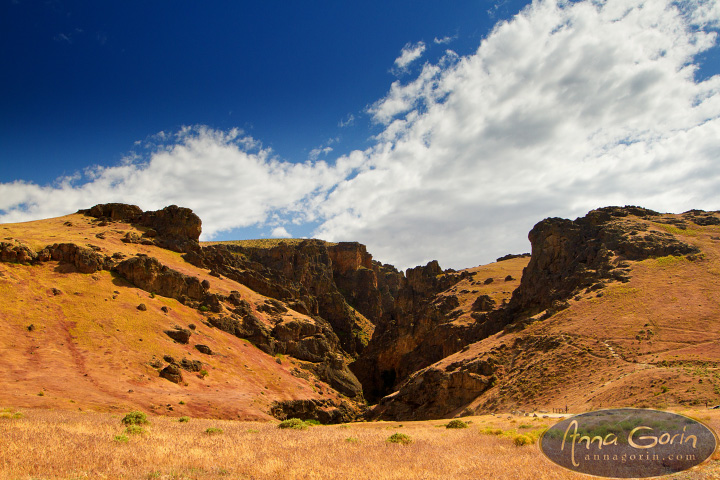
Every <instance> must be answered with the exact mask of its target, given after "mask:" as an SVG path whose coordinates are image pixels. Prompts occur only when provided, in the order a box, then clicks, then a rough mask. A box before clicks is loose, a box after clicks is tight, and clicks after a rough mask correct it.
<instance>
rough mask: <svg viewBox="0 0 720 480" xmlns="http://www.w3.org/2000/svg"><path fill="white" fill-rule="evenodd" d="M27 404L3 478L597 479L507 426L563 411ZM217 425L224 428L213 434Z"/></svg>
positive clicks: (712, 469) (523, 428)
mask: <svg viewBox="0 0 720 480" xmlns="http://www.w3.org/2000/svg"><path fill="white" fill-rule="evenodd" d="M2 411H3V412H6V413H10V414H14V413H17V412H16V411H15V410H14V409H10V408H7V409H3V410H2ZM19 413H21V414H22V416H21V417H20V418H13V415H6V416H0V438H1V439H2V446H3V448H1V449H0V480H6V479H7V480H10V479H12V480H15V479H48V480H49V479H63V480H65V479H67V480H70V479H86V478H87V479H173V480H180V479H187V480H189V479H197V480H212V479H255V480H264V479H283V480H296V479H378V480H391V479H402V480H413V479H473V480H475V479H486V478H492V479H498V480H502V479H513V480H514V479H560V480H562V479H579V478H587V477H585V476H582V475H579V474H575V473H573V472H570V471H567V470H564V469H562V468H560V467H557V466H556V465H554V464H552V463H551V462H550V461H549V460H547V459H546V458H545V457H544V456H543V455H542V453H541V452H540V450H539V447H538V445H537V443H533V444H531V445H526V446H516V445H515V444H514V442H513V439H512V435H507V434H497V433H498V431H503V432H507V431H508V430H511V429H512V430H519V431H520V433H521V434H522V433H526V432H528V431H530V429H531V428H535V429H537V428H539V427H542V426H546V425H547V424H552V423H554V422H555V421H557V420H558V419H553V418H550V419H540V418H532V419H531V418H527V417H514V418H512V419H508V418H506V417H505V416H482V417H472V420H471V424H470V426H469V428H465V429H446V428H444V426H443V425H444V423H445V422H446V421H444V420H436V421H427V422H404V423H402V422H373V423H357V424H348V425H332V426H316V427H310V428H308V429H305V430H282V429H279V428H277V423H276V422H266V423H260V422H240V421H230V420H207V419H206V420H201V419H190V420H189V421H188V422H186V423H183V422H178V421H177V419H172V418H169V417H158V416H151V417H149V420H150V424H149V425H144V426H143V428H144V430H145V433H143V434H136V435H133V434H128V433H126V431H125V427H124V425H122V424H121V418H122V415H111V414H101V413H78V412H61V411H55V410H43V409H30V410H22V411H21V412H19ZM683 413H685V414H694V415H693V416H695V417H696V418H698V417H699V419H700V420H702V421H704V422H705V423H706V424H709V425H710V426H714V427H717V424H718V421H719V419H720V414H718V413H715V411H684V412H683ZM466 420H467V419H466ZM213 428H216V429H217V428H219V429H221V430H222V433H216V434H208V433H207V430H208V429H213ZM503 429H504V430H503ZM493 430H495V434H493V433H492V431H493ZM483 432H485V433H483ZM393 433H404V434H407V435H409V436H410V437H411V438H412V443H410V444H409V445H401V444H393V443H389V442H388V441H387V439H388V438H389V437H390V436H391V435H392V434H393ZM118 436H125V437H127V441H123V440H122V439H121V440H119V441H118V439H117V438H116V437H118ZM718 463H720V462H718V461H717V458H715V459H714V460H711V461H710V462H708V463H706V464H704V465H702V466H700V467H698V468H696V469H694V470H692V471H689V472H683V473H681V474H678V475H675V476H672V477H666V478H675V479H688V480H689V479H693V480H694V479H701V478H718V477H717V475H718V474H719V473H720V470H719V469H718Z"/></svg>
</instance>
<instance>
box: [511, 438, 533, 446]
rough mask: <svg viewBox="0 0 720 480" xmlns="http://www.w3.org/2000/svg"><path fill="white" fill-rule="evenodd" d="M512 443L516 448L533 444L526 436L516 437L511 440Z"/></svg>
mask: <svg viewBox="0 0 720 480" xmlns="http://www.w3.org/2000/svg"><path fill="white" fill-rule="evenodd" d="M513 443H514V444H515V445H517V446H518V447H522V446H523V445H530V444H531V443H533V440H532V438H530V437H529V436H527V435H516V436H515V438H513Z"/></svg>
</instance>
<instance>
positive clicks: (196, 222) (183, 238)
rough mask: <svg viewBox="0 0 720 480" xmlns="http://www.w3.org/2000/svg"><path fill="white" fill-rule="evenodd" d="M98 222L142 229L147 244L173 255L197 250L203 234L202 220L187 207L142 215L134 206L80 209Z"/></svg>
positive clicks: (115, 204)
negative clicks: (122, 224) (123, 224)
mask: <svg viewBox="0 0 720 480" xmlns="http://www.w3.org/2000/svg"><path fill="white" fill-rule="evenodd" d="M78 213H83V214H85V215H87V216H89V217H94V218H97V219H98V222H113V221H114V222H126V223H130V224H133V225H136V226H138V227H140V228H141V229H142V230H144V234H143V237H144V238H145V240H146V241H147V243H148V244H155V245H157V246H159V247H163V248H167V249H170V250H173V251H176V252H181V253H186V252H191V251H197V250H199V248H200V245H199V244H198V239H199V238H200V233H201V232H202V221H201V220H200V218H199V217H198V216H197V215H195V214H194V213H193V211H192V210H190V209H189V208H183V207H178V206H177V205H170V206H169V207H165V208H163V209H162V210H157V211H148V212H143V211H142V210H141V209H140V207H138V206H136V205H125V204H122V203H105V204H99V205H95V206H94V207H92V208H90V209H87V210H80V211H79V212H78ZM127 239H128V242H130V243H139V242H140V241H141V239H140V238H137V239H133V237H132V236H129V237H127Z"/></svg>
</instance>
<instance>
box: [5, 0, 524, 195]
mask: <svg viewBox="0 0 720 480" xmlns="http://www.w3.org/2000/svg"><path fill="white" fill-rule="evenodd" d="M519 6H520V3H519V2H507V3H504V4H502V5H500V6H498V7H497V8H495V6H494V5H492V4H491V3H490V2H484V1H474V2H455V3H454V4H453V5H451V6H450V7H448V6H447V5H446V4H445V2H438V1H423V2H417V1H393V2H386V1H375V2H373V1H371V2H337V1H313V2H278V1H267V2H248V1H237V2H234V1H222V2H195V1H157V2H155V1H154V2H147V1H141V2H137V1H136V2H133V1H130V2H86V1H60V0H58V1H26V0H18V1H17V2H13V1H7V0H4V1H3V3H2V9H1V10H0V35H2V53H1V55H2V57H1V59H2V70H3V73H2V76H1V77H0V82H1V83H0V88H1V89H2V91H3V96H2V100H0V101H2V104H1V108H0V112H1V117H0V119H1V120H0V121H1V122H2V123H0V135H2V139H1V141H0V158H2V159H3V160H4V161H8V160H9V161H13V160H20V162H17V163H15V162H14V163H15V168H13V169H3V171H2V172H0V181H12V180H16V179H18V178H22V179H28V180H35V181H38V182H52V181H53V180H55V178H57V177H58V176H61V175H67V174H72V173H73V172H74V171H76V170H80V169H82V168H84V167H85V166H87V165H90V164H95V163H99V164H104V165H105V164H112V163H113V162H117V161H118V160H120V158H121V157H122V156H123V155H125V154H126V153H127V152H128V151H129V150H130V149H131V148H132V147H133V143H134V142H135V141H137V140H144V139H145V138H146V137H147V136H149V135H153V134H155V133H158V132H161V131H165V132H172V131H176V130H178V129H179V128H180V127H182V126H183V125H197V124H201V125H207V126H210V127H213V128H217V129H229V128H233V127H240V128H242V129H244V130H246V131H247V132H248V133H249V134H252V135H253V136H254V137H256V138H258V139H260V140H261V141H262V142H263V144H264V145H266V146H268V147H272V148H273V150H274V151H275V152H276V154H277V155H279V156H280V157H282V158H283V159H285V160H287V161H292V162H296V161H304V160H306V159H307V156H308V154H309V152H310V151H311V150H312V149H314V148H317V147H318V146H320V145H322V144H324V143H326V142H327V141H329V140H330V139H334V138H336V137H340V140H342V147H340V145H336V146H335V148H336V149H337V148H338V147H340V148H343V149H345V150H348V151H349V150H350V149H352V148H364V147H366V146H367V139H368V137H369V136H370V135H371V132H372V125H371V121H370V118H369V117H368V116H367V115H363V111H364V109H365V107H366V106H367V105H368V104H370V103H372V102H374V101H376V100H377V99H379V98H381V97H382V96H383V95H384V94H385V92H386V90H387V88H388V85H389V83H390V82H392V81H393V80H394V79H395V78H396V77H395V76H394V75H393V74H392V73H391V72H390V69H391V67H392V66H393V61H394V60H395V58H396V57H397V56H398V54H399V52H400V51H401V49H402V48H403V46H404V45H405V44H407V43H417V42H419V41H424V42H425V44H426V45H427V46H428V52H427V56H426V58H425V60H427V59H428V58H433V57H435V58H437V57H439V56H440V55H441V54H442V53H443V52H444V51H445V48H446V47H448V48H449V47H452V48H454V49H456V51H457V52H458V53H461V54H465V53H469V52H471V51H473V50H474V49H476V48H477V45H478V44H479V42H480V39H481V38H482V36H483V35H485V34H487V32H488V30H489V29H490V28H491V27H492V25H493V24H494V23H495V21H497V20H498V19H499V18H501V17H503V16H508V15H510V14H514V13H517V10H518V9H519ZM488 12H489V13H490V14H491V15H492V17H491V16H490V14H489V13H488ZM445 37H452V41H451V42H449V43H448V44H435V43H434V42H433V40H434V39H435V38H438V39H441V38H445ZM450 44H451V45H450ZM350 116H352V117H350ZM350 118H354V119H355V121H354V122H353V123H354V124H353V125H352V126H350V125H349V126H348V127H347V128H344V129H341V128H339V127H338V125H339V123H341V122H343V121H345V122H347V120H348V119H350ZM338 143H339V142H338Z"/></svg>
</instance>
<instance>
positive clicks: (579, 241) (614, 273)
mask: <svg viewBox="0 0 720 480" xmlns="http://www.w3.org/2000/svg"><path fill="white" fill-rule="evenodd" d="M691 218H704V217H702V216H700V215H697V214H692V216H691ZM713 218H714V217H713ZM640 219H645V220H658V221H662V220H663V217H662V216H661V215H660V214H659V213H657V212H654V211H652V210H648V209H645V208H640V207H606V208H600V209H597V210H593V211H591V212H589V213H588V214H587V215H586V216H585V217H582V218H578V219H576V220H574V221H573V220H566V219H562V218H547V219H545V220H543V221H541V222H539V223H538V224H537V225H535V227H533V229H532V230H531V231H530V234H529V235H528V238H529V239H530V243H531V245H532V256H531V258H530V262H529V263H528V266H527V267H526V269H525V270H524V272H523V277H522V280H521V283H520V287H519V288H518V289H517V290H516V291H515V292H514V293H513V296H512V299H511V300H510V304H509V306H508V309H507V311H508V314H509V315H510V316H521V315H524V316H532V315H535V314H537V313H539V312H542V311H543V310H547V309H551V308H553V307H555V308H557V306H558V305H561V304H562V303H563V302H564V301H566V300H567V299H569V298H571V297H573V296H574V295H577V294H578V293H581V292H582V291H584V290H586V289H592V288H594V289H597V288H601V287H602V285H603V282H606V281H627V279H628V278H629V277H628V275H629V269H628V266H629V265H628V264H627V262H626V261H627V260H643V259H646V258H651V257H663V256H667V255H687V254H696V253H698V252H699V250H698V249H697V248H696V247H694V246H692V245H689V244H687V243H685V242H682V241H680V240H678V239H677V238H675V236H674V235H672V234H671V233H668V232H665V231H659V230H652V229H650V228H649V226H648V223H647V222H642V221H640Z"/></svg>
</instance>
